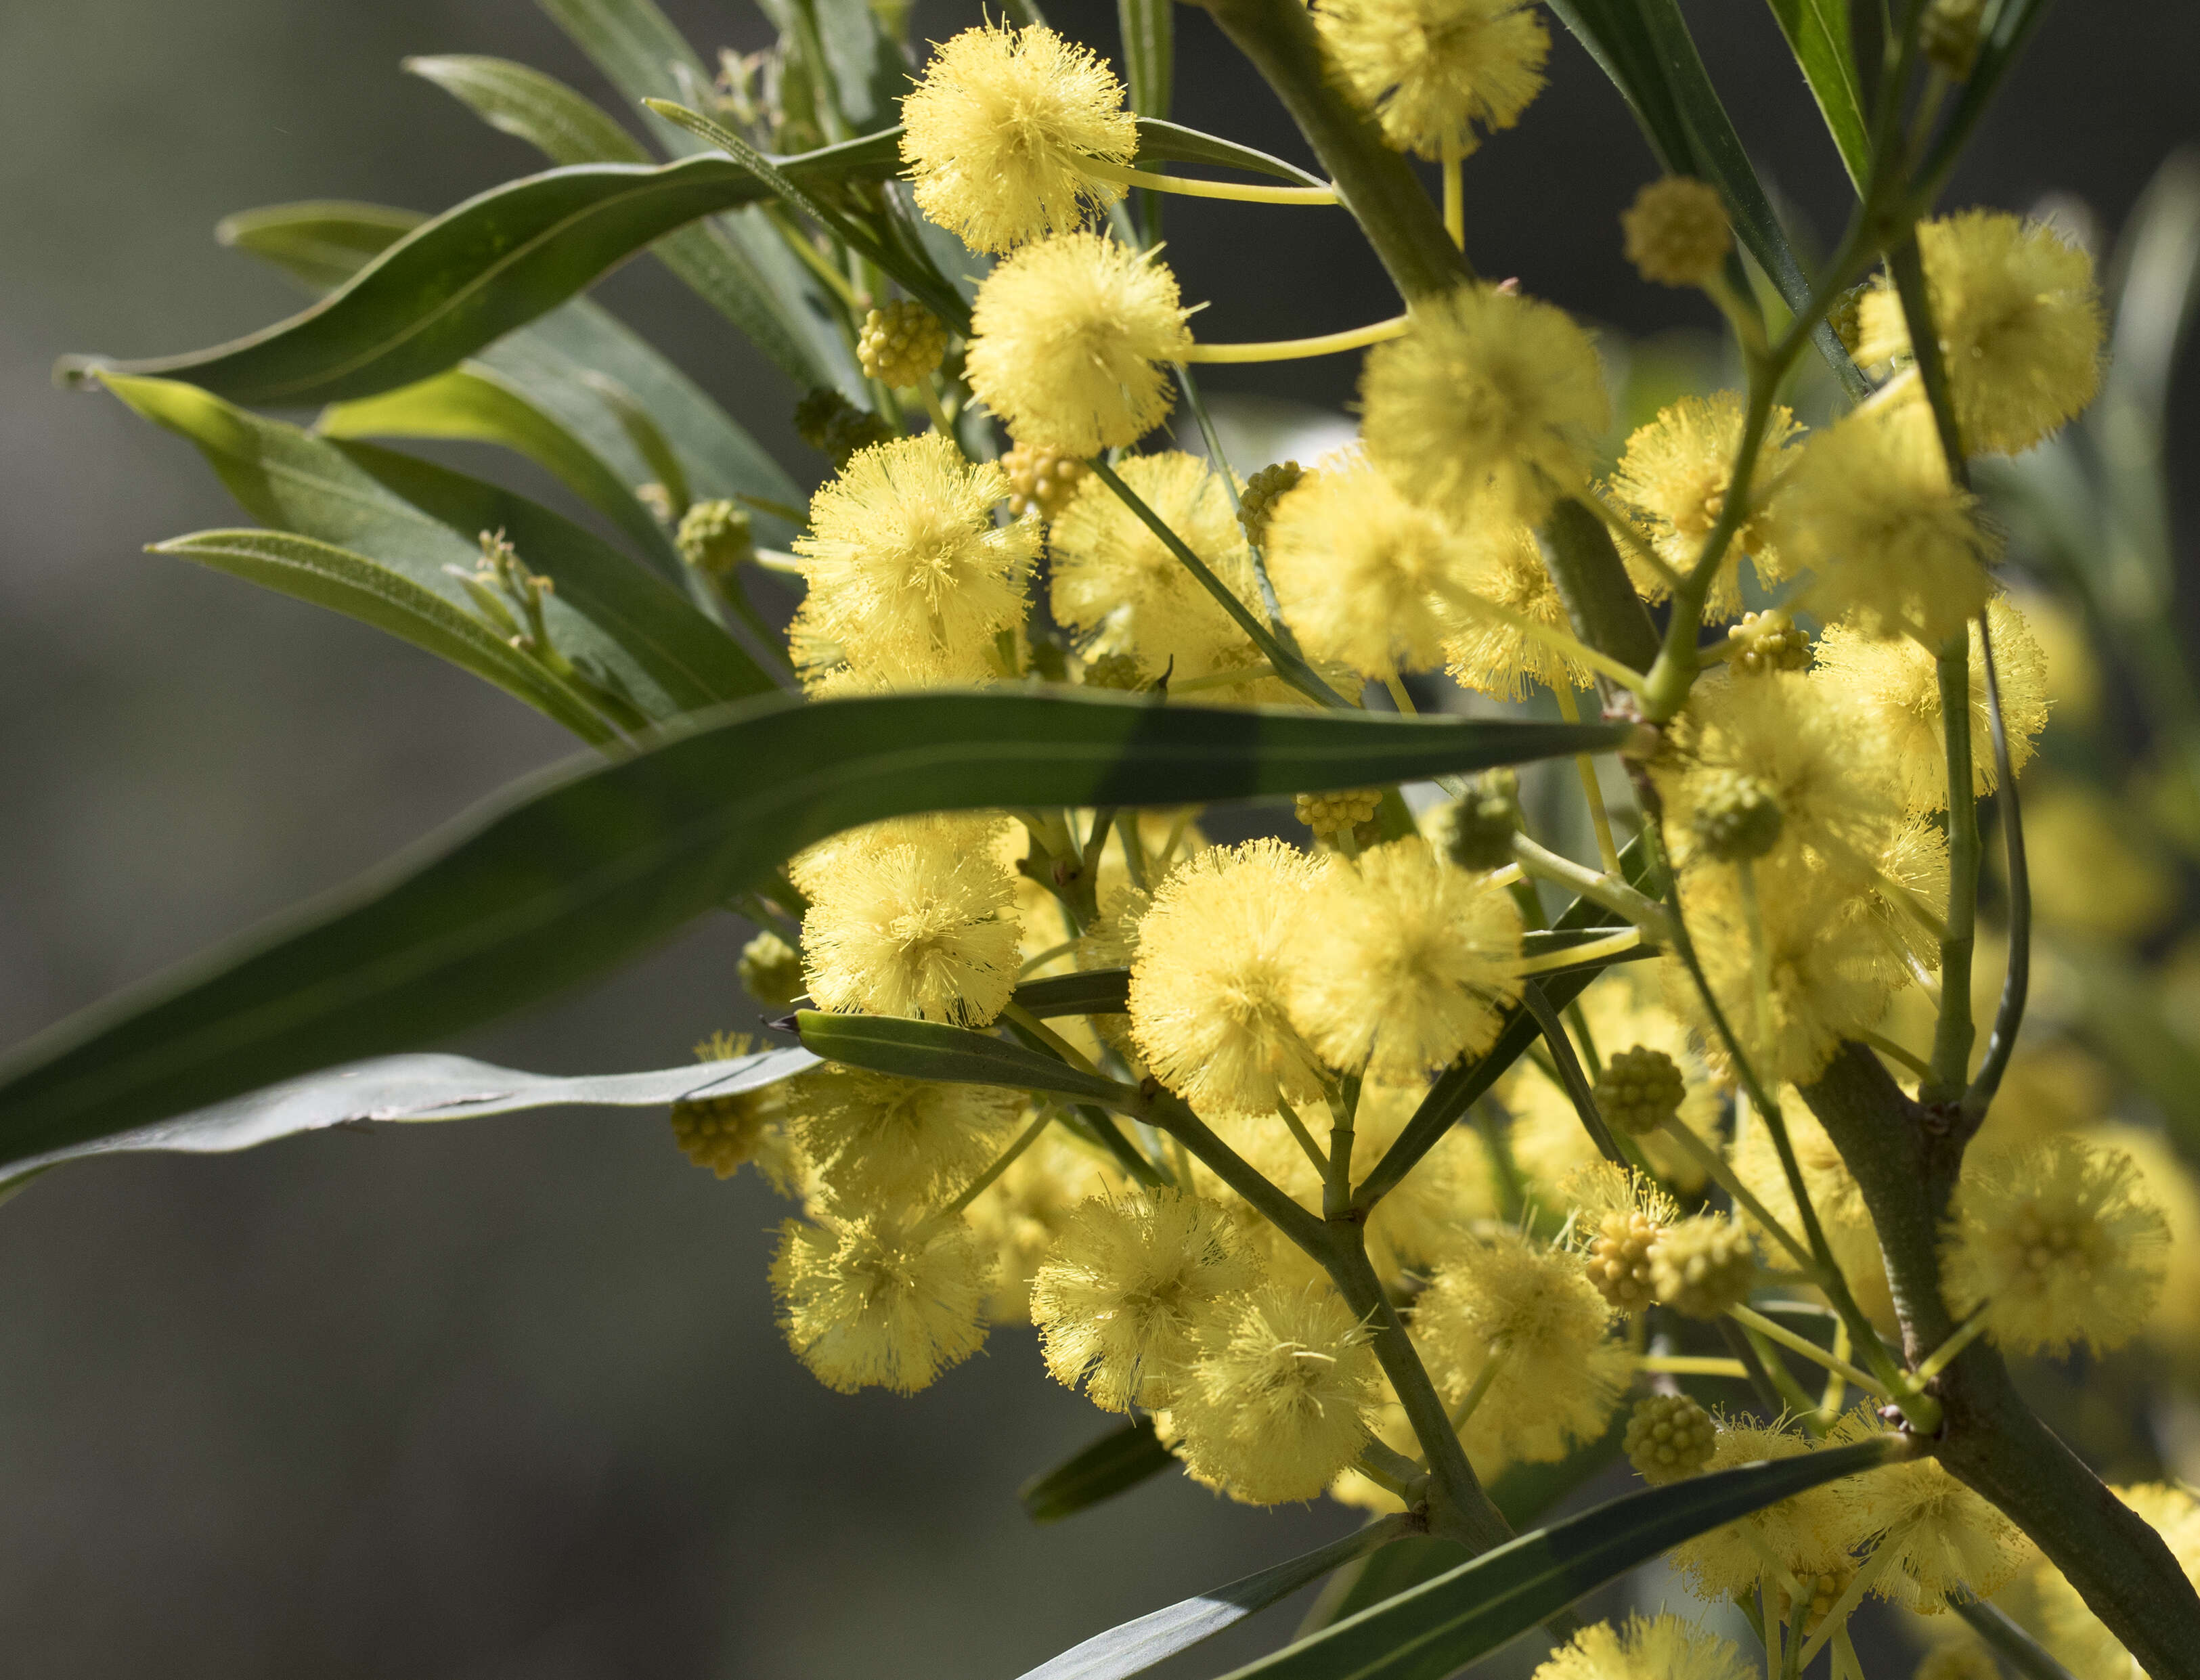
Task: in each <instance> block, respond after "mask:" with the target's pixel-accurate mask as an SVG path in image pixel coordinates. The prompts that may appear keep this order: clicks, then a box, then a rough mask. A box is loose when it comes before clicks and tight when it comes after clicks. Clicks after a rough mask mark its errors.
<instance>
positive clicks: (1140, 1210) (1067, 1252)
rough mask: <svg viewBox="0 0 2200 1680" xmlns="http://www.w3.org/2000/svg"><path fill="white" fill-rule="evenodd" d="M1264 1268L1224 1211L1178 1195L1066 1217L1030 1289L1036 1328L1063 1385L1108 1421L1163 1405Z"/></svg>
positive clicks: (1157, 1193) (1144, 1197)
mask: <svg viewBox="0 0 2200 1680" xmlns="http://www.w3.org/2000/svg"><path fill="white" fill-rule="evenodd" d="M1260 1281H1261V1273H1260V1267H1259V1265H1258V1264H1257V1262H1256V1261H1255V1260H1254V1259H1253V1258H1252V1256H1250V1255H1249V1254H1248V1253H1247V1252H1246V1251H1245V1250H1244V1248H1243V1244H1242V1243H1241V1242H1240V1240H1239V1238H1237V1232H1236V1229H1235V1221H1234V1220H1233V1219H1232V1215H1231V1213H1230V1211H1229V1209H1226V1208H1225V1207H1224V1206H1223V1205H1222V1204H1221V1203H1219V1202H1210V1201H1207V1200H1204V1199H1203V1198H1202V1197H1196V1196H1188V1195H1186V1194H1185V1193H1184V1192H1183V1191H1177V1190H1150V1191H1139V1192H1137V1193H1136V1194H1130V1195H1124V1196H1120V1197H1092V1198H1091V1199H1090V1200H1088V1201H1085V1202H1083V1203H1080V1204H1079V1205H1078V1206H1076V1207H1075V1208H1073V1209H1070V1211H1069V1213H1068V1215H1067V1216H1066V1217H1065V1218H1064V1220H1062V1234H1061V1236H1059V1237H1058V1238H1056V1239H1055V1243H1054V1246H1053V1247H1052V1248H1050V1249H1049V1250H1047V1256H1046V1259H1045V1260H1044V1261H1043V1262H1042V1263H1041V1264H1040V1266H1039V1271H1038V1273H1036V1274H1035V1275H1034V1276H1033V1279H1032V1292H1031V1312H1032V1322H1033V1324H1035V1325H1037V1326H1039V1350H1040V1352H1041V1353H1042V1354H1043V1355H1044V1356H1045V1359H1046V1368H1047V1370H1048V1371H1049V1372H1050V1373H1052V1375H1053V1376H1054V1379H1055V1380H1056V1381H1057V1382H1059V1383H1061V1384H1063V1385H1064V1386H1065V1387H1068V1388H1075V1387H1076V1386H1078V1384H1080V1383H1081V1384H1084V1385H1085V1394H1086V1396H1088V1397H1089V1398H1090V1399H1091V1402H1092V1403H1093V1404H1094V1405H1095V1406H1097V1407H1099V1408H1101V1410H1103V1411H1104V1412H1127V1411H1128V1410H1130V1408H1132V1405H1134V1404H1136V1405H1139V1406H1145V1407H1155V1406H1165V1405H1167V1404H1168V1403H1169V1402H1170V1397H1171V1396H1172V1394H1173V1390H1174V1388H1175V1386H1176V1378H1177V1373H1179V1372H1180V1371H1181V1370H1182V1368H1183V1367H1184V1366H1185V1363H1186V1362H1187V1361H1189V1360H1190V1359H1191V1357H1192V1355H1193V1352H1194V1339H1193V1338H1194V1337H1195V1336H1196V1335H1197V1333H1198V1332H1201V1331H1202V1330H1205V1329H1207V1328H1209V1327H1211V1326H1214V1325H1217V1324H1219V1323H1221V1322H1222V1321H1223V1320H1225V1319H1226V1317H1227V1316H1228V1315H1229V1313H1230V1310H1231V1304H1232V1298H1233V1297H1237V1296H1241V1295H1243V1293H1244V1292H1245V1291H1248V1290H1249V1289H1252V1288H1254V1287H1255V1285H1258V1284H1259V1283H1260Z"/></svg>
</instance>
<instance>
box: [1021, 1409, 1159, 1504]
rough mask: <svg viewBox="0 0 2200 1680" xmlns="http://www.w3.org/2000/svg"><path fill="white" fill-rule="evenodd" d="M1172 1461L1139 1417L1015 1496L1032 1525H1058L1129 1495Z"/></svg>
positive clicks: (1151, 1424)
mask: <svg viewBox="0 0 2200 1680" xmlns="http://www.w3.org/2000/svg"><path fill="white" fill-rule="evenodd" d="M1175 1462H1176V1459H1175V1457H1174V1455H1172V1454H1171V1453H1170V1451H1169V1449H1167V1447H1164V1446H1163V1445H1161V1437H1160V1436H1158V1435H1156V1433H1155V1432H1154V1420H1152V1419H1151V1418H1141V1419H1139V1420H1138V1422H1136V1423H1130V1424H1125V1425H1123V1426H1122V1427H1121V1428H1120V1429H1111V1430H1109V1431H1108V1432H1107V1433H1106V1434H1105V1435H1103V1436H1102V1437H1100V1438H1099V1439H1098V1440H1097V1441H1095V1442H1094V1443H1092V1444H1091V1446H1089V1447H1086V1448H1085V1449H1083V1450H1082V1451H1080V1452H1079V1453H1077V1454H1075V1455H1074V1456H1072V1457H1070V1458H1068V1459H1065V1460H1063V1461H1062V1463H1060V1464H1057V1465H1056V1466H1055V1467H1054V1468H1053V1469H1051V1470H1050V1471H1048V1472H1046V1473H1045V1474H1044V1475H1043V1476H1034V1477H1033V1478H1031V1480H1030V1481H1028V1482H1026V1483H1025V1484H1023V1486H1021V1488H1018V1489H1017V1490H1016V1497H1017V1499H1019V1500H1020V1501H1022V1503H1023V1507H1024V1514H1025V1515H1026V1516H1027V1517H1029V1518H1030V1519H1032V1520H1033V1522H1035V1523H1058V1522H1060V1521H1061V1520H1062V1519H1063V1518H1064V1517H1071V1516H1074V1515H1076V1514H1077V1513H1078V1512H1080V1511H1086V1510H1090V1509H1091V1507H1093V1506H1095V1505H1097V1504H1099V1503H1101V1502H1102V1501H1103V1500H1109V1499H1113V1498H1114V1497H1115V1496H1116V1495H1117V1494H1119V1493H1127V1492H1129V1491H1130V1490H1132V1488H1134V1487H1136V1486H1138V1484H1139V1483H1141V1482H1143V1481H1144V1480H1146V1479H1147V1478H1149V1477H1151V1476H1158V1475H1159V1474H1161V1472H1162V1471H1164V1470H1167V1468H1169V1466H1172V1465H1173V1464H1174V1463H1175Z"/></svg>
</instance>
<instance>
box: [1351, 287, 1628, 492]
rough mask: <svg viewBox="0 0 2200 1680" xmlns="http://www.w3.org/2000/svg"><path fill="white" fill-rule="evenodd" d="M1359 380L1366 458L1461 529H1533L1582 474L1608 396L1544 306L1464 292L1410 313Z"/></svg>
mask: <svg viewBox="0 0 2200 1680" xmlns="http://www.w3.org/2000/svg"><path fill="white" fill-rule="evenodd" d="M1412 315H1413V325H1412V326H1411V327H1410V329H1408V331H1407V333H1406V336H1405V337H1402V338H1394V339H1391V340H1390V341H1389V342H1387V343H1383V344H1378V345H1377V346H1376V347H1375V348H1373V349H1372V350H1370V351H1369V352H1368V353H1367V360H1366V366H1364V367H1363V369H1362V370H1361V372H1360V401H1361V403H1362V405H1363V408H1364V411H1365V421H1364V426H1365V430H1366V439H1367V453H1368V454H1369V455H1370V456H1371V457H1372V459H1373V460H1374V462H1375V464H1376V465H1378V466H1379V467H1381V468H1382V469H1383V471H1385V472H1387V473H1388V474H1390V478H1391V481H1392V482H1393V483H1395V484H1396V485H1397V487H1398V488H1399V489H1400V490H1401V491H1402V492H1404V494H1405V495H1407V497H1408V498H1410V499H1411V500H1414V501H1417V502H1419V503H1421V504H1422V505H1423V506H1427V507H1432V508H1434V509H1436V512H1439V513H1442V514H1443V515H1444V516H1445V517H1446V518H1450V519H1452V520H1454V521H1455V522H1457V523H1459V524H1474V523H1477V522H1480V521H1484V520H1495V521H1498V522H1501V523H1507V524H1530V525H1533V524H1541V523H1542V518H1543V516H1544V514H1546V513H1547V512H1549V511H1550V506H1551V503H1552V502H1553V500H1555V499H1556V498H1557V497H1559V496H1560V495H1565V494H1566V493H1567V492H1569V491H1571V490H1574V489H1578V488H1580V487H1581V486H1582V485H1583V484H1584V483H1586V482H1587V480H1588V477H1589V463H1590V461H1591V460H1592V458H1593V456H1594V450H1595V447H1596V441H1597V439H1599V438H1600V437H1601V436H1603V435H1604V432H1605V429H1606V427H1607V426H1609V425H1610V424H1612V399H1611V397H1610V395H1608V394H1607V393H1606V389H1605V383H1604V370H1603V368H1602V367H1601V366H1600V365H1599V363H1598V361H1597V355H1596V347H1595V346H1594V344H1592V343H1591V342H1589V335H1588V334H1587V333H1585V332H1583V331H1582V329H1581V328H1580V327H1579V326H1578V325H1576V324H1575V322H1574V320H1573V319H1572V317H1571V316H1570V315H1568V314H1567V313H1565V310H1563V309H1560V308H1559V307H1557V306H1556V305H1555V304H1550V303H1545V302H1542V301H1539V300H1537V299H1535V298H1530V297H1522V296H1518V295H1517V294H1514V293H1511V292H1502V291H1499V290H1496V289H1495V288H1494V287H1490V286H1484V285H1466V286H1460V287H1459V288H1458V289H1457V290H1454V291H1450V292H1447V293H1446V294H1444V295H1443V296H1441V297H1426V298H1422V299H1420V300H1419V301H1417V302H1416V303H1415V304H1414V305H1413V310H1412Z"/></svg>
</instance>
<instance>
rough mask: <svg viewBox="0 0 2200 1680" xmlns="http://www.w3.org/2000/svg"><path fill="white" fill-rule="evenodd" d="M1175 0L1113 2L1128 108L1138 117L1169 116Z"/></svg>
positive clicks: (1174, 57) (1174, 40) (1173, 51)
mask: <svg viewBox="0 0 2200 1680" xmlns="http://www.w3.org/2000/svg"><path fill="white" fill-rule="evenodd" d="M1173 5H1174V0H1115V20H1116V22H1117V24H1118V25H1119V26H1120V28H1121V30H1122V34H1123V69H1124V73H1125V75H1126V79H1128V80H1129V82H1130V84H1131V108H1132V110H1134V111H1136V112H1138V113H1139V114H1141V115H1144V116H1149V117H1159V118H1161V119H1162V120H1164V121H1166V120H1167V117H1168V114H1169V95H1170V92H1171V84H1172V83H1173V80H1174V79H1175V73H1176V19H1175V16H1174V14H1173V10H1172V8H1173Z"/></svg>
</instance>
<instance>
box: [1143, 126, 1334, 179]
mask: <svg viewBox="0 0 2200 1680" xmlns="http://www.w3.org/2000/svg"><path fill="white" fill-rule="evenodd" d="M1132 162H1133V163H1135V164H1137V165H1138V167H1140V168H1142V169H1143V168H1146V167H1150V166H1151V165H1153V164H1156V163H1211V164H1214V166H1215V167H1217V168H1220V169H1243V170H1246V171H1248V172H1249V173H1253V174H1256V175H1273V176H1275V177H1276V178H1278V179H1280V180H1285V181H1289V182H1290V183H1291V184H1292V185H1294V186H1302V187H1325V186H1327V185H1328V184H1329V183H1328V182H1326V181H1325V180H1323V179H1322V178H1321V177H1320V176H1319V175H1312V174H1308V173H1307V172H1306V171H1305V170H1303V169H1302V168H1300V167H1298V166H1297V165H1296V164H1295V163H1286V162H1284V161H1283V159H1281V158H1279V157H1271V156H1269V155H1268V154H1267V153H1266V152H1256V151H1255V150H1254V149H1252V148H1251V147H1250V146H1241V145H1239V144H1238V143H1237V142H1236V141H1234V140H1224V139H1220V138H1217V137H1216V136H1214V135H1212V134H1202V133H1201V132H1199V130H1197V129H1196V128H1186V127H1185V126H1184V125H1183V124H1181V123H1174V122H1164V121H1163V120H1161V118H1159V117H1156V116H1143V117H1140V118H1139V119H1138V154H1137V155H1136V156H1135V157H1133V158H1132Z"/></svg>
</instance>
